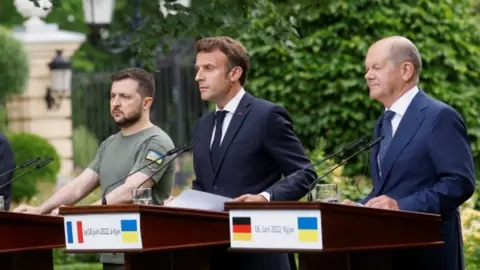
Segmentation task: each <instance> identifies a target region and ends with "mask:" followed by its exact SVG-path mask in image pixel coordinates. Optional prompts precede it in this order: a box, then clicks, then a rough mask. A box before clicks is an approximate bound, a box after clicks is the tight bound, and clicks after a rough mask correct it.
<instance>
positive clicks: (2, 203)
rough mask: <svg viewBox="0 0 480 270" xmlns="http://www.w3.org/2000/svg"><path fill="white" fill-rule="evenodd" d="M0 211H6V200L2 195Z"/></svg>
mask: <svg viewBox="0 0 480 270" xmlns="http://www.w3.org/2000/svg"><path fill="white" fill-rule="evenodd" d="M0 211H5V200H4V199H3V196H1V195H0Z"/></svg>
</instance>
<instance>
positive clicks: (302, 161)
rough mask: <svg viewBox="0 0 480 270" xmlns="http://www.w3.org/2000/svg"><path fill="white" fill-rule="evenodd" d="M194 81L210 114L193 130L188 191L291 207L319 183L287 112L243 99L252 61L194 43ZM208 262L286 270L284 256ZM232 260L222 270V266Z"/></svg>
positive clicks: (228, 48) (230, 44) (223, 41)
mask: <svg viewBox="0 0 480 270" xmlns="http://www.w3.org/2000/svg"><path fill="white" fill-rule="evenodd" d="M196 52H197V59H196V65H195V67H196V76H195V79H196V81H197V82H198V85H199V88H200V94H201V98H202V100H205V101H210V102H214V103H215V105H216V110H215V112H210V113H208V114H206V115H205V116H203V117H201V118H200V119H199V120H198V121H197V124H196V127H195V139H199V140H200V141H199V143H198V144H197V146H196V147H195V149H194V152H193V158H194V167H195V174H196V180H194V181H193V189H195V190H200V191H204V192H209V193H213V194H218V195H222V196H225V197H229V198H235V201H240V202H250V201H252V202H262V201H265V202H266V201H271V200H275V201H296V200H299V199H301V198H302V197H303V196H305V194H307V193H308V190H309V186H310V185H311V183H313V181H314V180H315V178H316V174H315V172H314V170H313V169H307V170H304V171H302V172H300V173H297V174H296V175H295V176H294V177H289V178H287V179H285V181H281V182H279V183H278V184H276V183H277V181H279V180H280V179H281V177H282V175H283V176H287V175H290V174H292V173H294V172H296V171H298V170H300V169H302V168H304V167H307V166H309V165H310V164H311V163H310V160H309V159H308V158H307V156H306V155H305V152H304V149H303V146H302V144H301V142H300V140H299V139H298V137H297V136H296V135H295V133H294V131H293V127H292V123H291V118H290V115H289V113H288V112H287V110H286V109H285V108H283V107H281V106H279V105H276V104H274V103H272V102H269V101H266V100H263V99H260V98H256V97H254V96H252V95H251V94H249V93H247V92H246V91H245V90H244V88H243V85H245V82H246V80H247V73H248V69H249V56H248V53H247V51H246V50H245V48H244V47H243V46H242V45H241V44H240V43H239V42H237V41H235V40H233V39H231V38H229V37H209V38H204V39H201V40H199V41H198V42H197V45H196ZM221 256H223V258H222V259H221V260H220V259H219V257H217V258H215V259H212V263H214V264H218V265H216V266H218V269H258V270H264V269H276V270H288V269H291V268H290V265H289V259H288V256H287V255H286V254H246V253H236V252H235V253H228V252H227V253H223V254H222V255H221ZM230 259H231V260H232V261H233V263H232V262H230V263H227V264H225V265H224V266H222V262H228V261H230Z"/></svg>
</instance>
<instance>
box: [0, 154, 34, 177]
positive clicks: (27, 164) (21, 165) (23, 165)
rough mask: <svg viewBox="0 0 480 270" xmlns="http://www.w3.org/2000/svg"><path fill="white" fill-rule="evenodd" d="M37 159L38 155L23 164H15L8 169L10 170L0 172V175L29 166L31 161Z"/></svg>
mask: <svg viewBox="0 0 480 270" xmlns="http://www.w3.org/2000/svg"><path fill="white" fill-rule="evenodd" d="M39 159H40V158H39V157H36V158H32V159H29V160H27V161H25V162H24V163H23V164H20V165H18V166H16V167H15V168H13V169H10V170H8V171H6V172H4V173H2V174H0V177H2V176H4V175H5V174H7V173H9V172H12V171H15V170H16V169H23V168H25V167H27V166H30V165H31V164H32V163H35V162H37V161H38V160H39Z"/></svg>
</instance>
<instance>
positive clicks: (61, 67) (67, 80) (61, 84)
mask: <svg viewBox="0 0 480 270" xmlns="http://www.w3.org/2000/svg"><path fill="white" fill-rule="evenodd" d="M48 67H49V68H50V72H51V76H52V78H51V85H50V87H49V88H47V94H46V96H45V101H46V103H47V107H48V109H53V108H55V109H58V108H59V107H60V103H61V100H62V98H63V97H65V96H67V95H68V94H70V91H71V84H72V64H71V63H70V62H69V61H68V60H66V59H65V58H64V57H63V56H62V51H61V50H57V55H56V56H55V58H53V60H52V62H50V63H49V64H48Z"/></svg>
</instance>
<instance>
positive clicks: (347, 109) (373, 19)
mask: <svg viewBox="0 0 480 270" xmlns="http://www.w3.org/2000/svg"><path fill="white" fill-rule="evenodd" d="M315 5H316V4H314V3H311V4H309V5H308V6H306V5H305V4H295V5H292V6H291V7H290V8H289V9H285V10H281V11H280V10H278V8H277V7H276V6H275V5H273V4H271V3H270V2H269V1H261V2H259V5H258V6H257V9H256V10H255V12H253V13H252V14H251V15H250V17H249V21H250V22H251V24H250V29H248V30H246V31H244V32H243V34H242V35H241V40H242V41H243V42H244V44H245V45H246V46H247V48H248V49H249V52H250V55H251V57H252V65H251V66H252V70H251V73H250V80H249V84H248V85H247V88H248V89H249V90H251V91H253V92H254V93H255V94H256V95H258V96H261V97H264V98H267V99H270V100H273V101H276V102H279V103H281V104H283V105H284V106H285V107H286V108H287V109H289V111H290V112H291V113H292V116H293V119H294V122H295V126H296V131H297V133H298V134H299V136H300V137H301V140H302V142H303V143H304V144H305V145H306V147H307V148H309V149H314V148H315V146H316V144H317V141H318V139H319V138H324V139H326V141H327V142H329V146H327V148H326V149H325V150H326V152H332V151H333V150H334V148H335V147H340V146H342V145H344V144H345V143H347V142H349V141H353V140H355V139H356V138H358V137H359V136H361V135H371V134H372V131H373V128H374V125H375V121H376V119H377V118H378V117H379V116H380V115H381V112H382V110H383V108H382V107H381V105H380V104H379V103H377V102H375V101H372V100H370V99H369V96H368V88H367V86H366V83H365V80H364V78H363V77H364V72H365V71H364V70H365V68H364V57H365V54H366V51H367V49H368V47H369V46H370V45H371V44H373V43H374V42H375V41H376V40H378V39H381V38H384V37H387V36H391V35H401V36H405V37H407V38H409V39H411V40H412V41H413V42H414V43H415V44H416V45H417V46H418V48H419V50H420V53H421V55H422V60H423V64H424V69H423V73H422V77H421V82H420V85H419V86H420V87H421V88H422V89H423V90H424V91H425V92H426V93H427V94H429V95H431V96H433V97H436V98H438V99H440V100H442V101H444V102H446V103H448V104H450V105H452V106H453V107H455V108H456V109H457V110H458V111H459V112H460V113H461V115H462V116H463V117H464V118H465V120H466V123H467V126H468V128H469V135H470V138H471V142H472V146H473V149H474V153H475V155H478V154H479V153H480V144H479V140H478V138H479V136H480V129H479V127H480V125H479V119H480V118H479V117H478V106H479V104H480V95H478V90H477V88H478V85H480V76H479V75H480V74H479V72H480V35H479V31H478V28H477V26H476V25H475V23H474V22H473V21H472V20H471V16H470V14H471V13H470V12H471V10H470V2H469V1H449V0H442V1H436V2H432V1H425V0H421V1H388V0H358V1H335V2H332V3H330V4H329V5H328V6H327V8H323V9H321V8H318V7H315ZM365 159H366V155H365V156H363V159H362V160H360V161H357V163H356V166H349V167H348V168H353V169H354V171H355V172H356V173H363V171H364V169H365V166H366V164H367V161H366V160H365Z"/></svg>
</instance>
